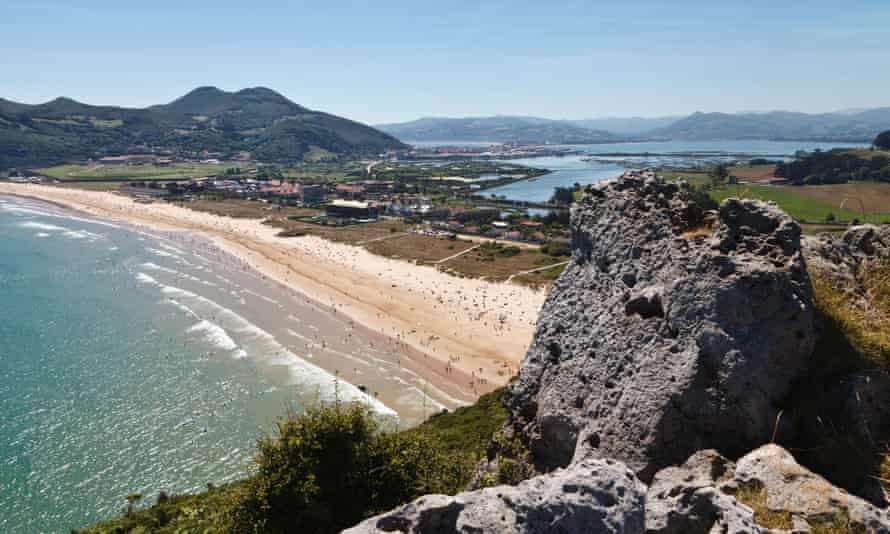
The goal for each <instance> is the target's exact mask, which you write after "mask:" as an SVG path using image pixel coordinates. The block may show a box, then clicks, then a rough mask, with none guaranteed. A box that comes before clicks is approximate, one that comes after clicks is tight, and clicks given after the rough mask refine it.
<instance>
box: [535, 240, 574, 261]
mask: <svg viewBox="0 0 890 534" xmlns="http://www.w3.org/2000/svg"><path fill="white" fill-rule="evenodd" d="M541 252H543V253H544V254H547V255H548V256H554V257H559V256H571V255H572V247H571V246H569V243H568V242H566V241H548V242H546V243H544V245H543V246H542V247H541Z"/></svg>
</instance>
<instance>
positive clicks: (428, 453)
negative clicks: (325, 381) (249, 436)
mask: <svg viewBox="0 0 890 534" xmlns="http://www.w3.org/2000/svg"><path fill="white" fill-rule="evenodd" d="M277 427H278V432H277V436H274V437H273V436H267V437H263V438H261V439H260V440H259V442H258V449H259V452H258V454H257V458H256V462H257V466H258V469H257V473H256V476H254V477H253V478H251V479H250V481H249V482H248V483H247V484H246V486H245V488H244V491H243V493H242V495H241V497H240V499H239V501H238V503H237V504H236V505H235V507H234V509H233V513H232V519H233V528H234V530H235V531H236V532H254V531H257V530H258V531H261V532H296V531H299V532H307V533H309V532H333V531H337V530H340V529H342V528H346V527H348V526H351V525H353V524H355V523H357V522H359V521H360V520H362V519H364V518H365V517H368V516H370V515H373V514H376V513H379V512H383V511H385V510H388V509H390V508H393V507H394V506H397V505H399V504H401V503H403V502H406V501H409V500H411V499H412V498H414V497H415V496H417V495H422V494H425V493H439V492H443V491H448V490H450V489H452V486H453V481H454V480H456V479H458V478H459V473H458V472H457V471H456V468H457V467H458V466H457V465H456V464H455V463H454V462H451V461H450V460H449V459H448V458H447V457H446V455H444V454H442V451H441V450H440V449H439V448H437V446H436V444H435V443H434V442H433V441H432V440H431V439H429V438H428V437H427V436H426V435H425V434H423V433H415V434H410V435H409V434H405V433H399V432H384V431H381V429H380V427H379V424H378V422H377V420H376V419H375V417H374V416H373V414H372V413H371V412H370V411H369V409H368V408H366V407H365V406H363V405H360V404H350V405H342V404H339V403H336V404H333V405H329V406H322V407H316V408H310V409H308V410H307V411H306V412H304V413H302V414H299V415H295V414H290V415H288V417H287V418H286V419H284V420H282V421H280V422H279V423H278V424H277Z"/></svg>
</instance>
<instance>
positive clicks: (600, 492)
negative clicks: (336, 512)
mask: <svg viewBox="0 0 890 534" xmlns="http://www.w3.org/2000/svg"><path fill="white" fill-rule="evenodd" d="M645 495H646V486H645V485H644V484H643V483H642V482H640V481H639V480H638V479H637V478H636V477H635V476H634V474H633V472H632V471H630V470H629V469H628V468H627V467H626V466H625V465H623V464H621V463H618V462H614V461H611V460H586V461H581V462H579V463H577V464H574V465H572V466H571V467H569V468H567V469H562V470H559V471H556V472H554V473H551V474H548V475H541V476H538V477H535V478H532V479H529V480H526V481H524V482H522V483H520V484H519V485H517V486H497V487H493V488H486V489H482V490H477V491H471V492H465V493H460V494H458V495H455V496H453V497H449V496H446V495H426V496H424V497H421V498H419V499H417V500H415V501H413V502H411V503H409V504H407V505H405V506H402V507H401V508H397V509H396V510H393V511H391V512H388V513H385V514H382V515H379V516H376V517H372V518H371V519H368V520H366V521H364V522H362V523H360V524H359V525H357V526H355V527H353V528H351V529H349V530H347V531H345V532H347V533H350V534H372V533H382V532H412V533H437V534H447V533H457V532H473V533H477V534H489V533H491V534H495V533H505V534H506V533H529V534H531V533H542V534H543V533H550V532H561V533H565V534H571V533H591V532H597V533H622V534H636V533H640V534H642V533H643V532H644V522H645V519H644V501H645Z"/></svg>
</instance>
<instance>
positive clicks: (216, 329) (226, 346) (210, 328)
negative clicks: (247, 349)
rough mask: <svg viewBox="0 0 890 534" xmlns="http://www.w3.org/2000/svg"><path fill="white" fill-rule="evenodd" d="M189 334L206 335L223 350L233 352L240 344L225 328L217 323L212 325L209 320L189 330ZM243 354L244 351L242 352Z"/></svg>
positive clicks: (204, 320) (206, 337)
mask: <svg viewBox="0 0 890 534" xmlns="http://www.w3.org/2000/svg"><path fill="white" fill-rule="evenodd" d="M188 331H189V332H200V333H202V334H204V337H205V339H207V341H209V342H210V343H212V344H213V345H215V346H216V347H217V348H220V349H222V350H228V351H233V350H235V349H237V348H238V344H237V343H235V340H234V339H232V338H231V337H230V336H229V334H228V332H226V330H225V328H223V327H221V326H219V325H218V324H216V323H211V322H210V321H208V320H207V319H203V320H202V321H201V322H199V323H197V324H196V325H194V326H192V327H191V328H189V329H188ZM241 352H243V351H241Z"/></svg>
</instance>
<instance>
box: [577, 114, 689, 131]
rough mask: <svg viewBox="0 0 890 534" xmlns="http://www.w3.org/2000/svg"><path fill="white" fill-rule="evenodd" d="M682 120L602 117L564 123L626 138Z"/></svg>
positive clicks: (673, 118) (675, 118)
mask: <svg viewBox="0 0 890 534" xmlns="http://www.w3.org/2000/svg"><path fill="white" fill-rule="evenodd" d="M682 118H683V117H682V116H680V115H676V116H670V117H602V118H599V119H580V120H569V121H566V122H568V123H570V124H574V125H575V126H579V127H581V128H588V129H592V130H604V131H607V132H611V133H614V134H619V135H626V136H639V135H642V134H645V133H646V132H649V131H651V130H654V129H656V128H664V127H665V126H668V125H670V124H673V123H674V122H676V121H678V120H680V119H682Z"/></svg>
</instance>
